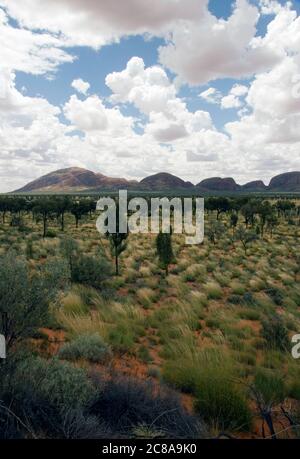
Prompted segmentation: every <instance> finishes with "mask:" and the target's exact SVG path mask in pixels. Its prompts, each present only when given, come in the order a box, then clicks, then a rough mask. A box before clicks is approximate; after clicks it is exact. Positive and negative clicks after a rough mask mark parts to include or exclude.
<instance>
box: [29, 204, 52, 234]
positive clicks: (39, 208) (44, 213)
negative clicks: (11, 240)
mask: <svg viewBox="0 0 300 459" xmlns="http://www.w3.org/2000/svg"><path fill="white" fill-rule="evenodd" d="M33 212H34V214H37V215H39V216H40V217H41V218H42V221H43V238H45V237H46V234H47V226H48V221H49V220H50V219H51V218H52V217H53V215H54V213H55V203H54V201H53V199H50V198H41V199H38V200H37V202H36V203H35V204H34V206H33Z"/></svg>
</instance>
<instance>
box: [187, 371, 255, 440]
mask: <svg viewBox="0 0 300 459" xmlns="http://www.w3.org/2000/svg"><path fill="white" fill-rule="evenodd" d="M195 409H196V411H197V412H198V413H199V414H200V416H201V417H202V418H203V419H204V420H205V421H206V422H207V423H208V424H210V425H211V426H214V427H215V426H217V427H218V428H219V429H220V430H243V431H247V430H249V429H250V428H251V412H250V409H249V407H248V405H247V402H246V399H245V398H244V396H243V395H242V394H241V393H240V392H239V390H238V389H237V387H235V386H234V385H233V384H232V383H230V382H229V381H228V380H226V379H225V378H222V377H221V375H220V374H219V375H213V374H211V372H208V373H206V374H204V375H202V377H201V379H200V380H199V382H198V387H197V399H196V402H195Z"/></svg>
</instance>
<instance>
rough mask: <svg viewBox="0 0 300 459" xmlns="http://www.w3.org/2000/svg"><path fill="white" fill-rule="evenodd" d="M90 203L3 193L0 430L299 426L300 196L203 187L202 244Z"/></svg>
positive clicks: (205, 434) (256, 432) (148, 431)
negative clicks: (130, 229)
mask: <svg viewBox="0 0 300 459" xmlns="http://www.w3.org/2000/svg"><path fill="white" fill-rule="evenodd" d="M94 208H95V205H94V202H93V200H92V199H90V198H81V199H80V200H78V199H76V198H68V197H51V198H44V197H43V198H38V197H37V198H27V199H26V198H16V197H2V198H1V197H0V213H1V224H0V258H1V260H0V333H2V334H4V335H5V337H6V339H7V347H8V355H7V359H6V361H5V362H2V363H1V364H0V373H1V375H0V437H1V438H45V437H47V438H101V437H108V436H110V437H146V438H158V437H159V438H161V437H162V438H164V437H177V438H182V437H189V438H191V437H195V438H216V437H219V436H223V435H228V436H233V437H242V438H261V437H265V438H266V437H271V436H273V438H275V437H278V438H295V437H299V435H300V431H299V428H298V427H297V426H298V425H299V423H300V361H298V360H295V359H293V358H292V356H291V348H292V344H291V337H292V336H293V335H294V334H297V333H300V283H299V280H300V250H299V241H300V212H299V209H300V201H299V200H297V199H296V198H295V199H281V200H278V199H275V198H274V199H268V200H267V199H263V198H259V199H258V198H257V199H254V198H234V199H233V198H210V199H208V200H206V214H205V219H206V223H205V231H206V235H205V240H204V243H203V244H201V245H199V246H196V245H191V246H188V245H185V239H184V235H176V234H173V235H172V236H171V238H167V240H165V238H164V237H161V236H160V237H159V239H158V238H156V236H155V235H151V234H149V235H142V234H136V235H134V234H129V236H128V237H127V239H126V240H122V241H121V242H120V244H119V245H118V244H117V243H116V241H114V240H111V239H110V238H106V237H104V236H102V237H101V236H100V234H99V233H98V232H97V230H96V227H95V220H96V213H95V212H94ZM165 247H168V250H165ZM116 254H117V258H118V259H117V261H116ZM116 274H117V275H116Z"/></svg>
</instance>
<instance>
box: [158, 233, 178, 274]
mask: <svg viewBox="0 0 300 459" xmlns="http://www.w3.org/2000/svg"><path fill="white" fill-rule="evenodd" d="M156 249H157V254H158V258H159V261H160V263H161V265H162V266H163V268H164V269H165V270H166V276H167V275H168V274H169V265H170V263H171V262H172V261H173V259H174V255H173V248H172V237H171V234H169V233H162V232H160V233H159V234H158V235H157V237H156Z"/></svg>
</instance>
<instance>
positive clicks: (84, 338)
mask: <svg viewBox="0 0 300 459" xmlns="http://www.w3.org/2000/svg"><path fill="white" fill-rule="evenodd" d="M59 357H60V358H61V359H65V360H72V361H75V360H78V359H85V360H89V361H90V362H94V363H103V362H105V361H106V360H107V359H109V358H110V357H111V351H110V349H109V347H108V346H107V344H105V343H104V342H103V340H102V338H101V337H100V336H99V335H98V334H93V335H81V336H78V338H76V339H75V340H74V341H71V342H70V343H67V344H65V345H64V346H63V347H62V348H61V349H60V351H59Z"/></svg>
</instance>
